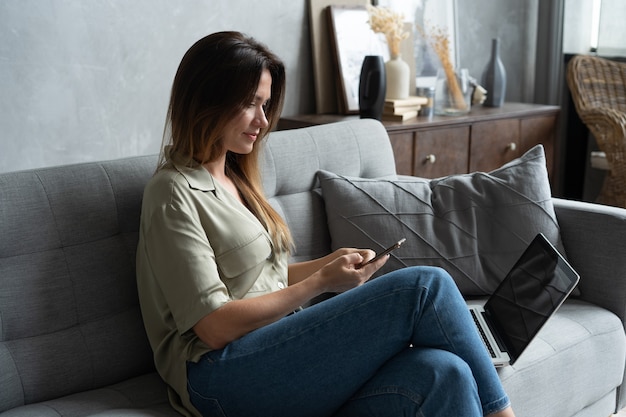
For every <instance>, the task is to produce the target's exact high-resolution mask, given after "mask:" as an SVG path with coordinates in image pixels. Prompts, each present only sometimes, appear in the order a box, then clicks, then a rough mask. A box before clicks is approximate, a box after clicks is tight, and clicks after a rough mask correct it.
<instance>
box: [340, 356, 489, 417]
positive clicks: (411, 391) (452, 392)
mask: <svg viewBox="0 0 626 417" xmlns="http://www.w3.org/2000/svg"><path fill="white" fill-rule="evenodd" d="M383 410H396V411H395V413H396V414H394V415H397V411H398V410H403V411H407V412H410V413H411V415H428V416H448V415H464V416H479V415H481V414H482V411H481V406H480V399H479V396H478V389H477V386H476V382H475V381H474V378H473V376H472V371H471V369H470V368H469V366H468V365H467V363H465V362H464V361H463V360H462V359H461V358H459V357H458V356H456V355H455V354H453V353H451V352H448V351H445V350H440V349H431V348H410V349H407V350H406V351H404V352H402V353H400V354H398V355H397V356H396V357H394V358H393V359H391V360H390V361H389V362H388V363H387V364H386V365H385V366H383V367H382V368H381V369H380V370H379V371H378V373H377V374H376V375H375V376H374V377H373V378H371V380H370V381H369V382H368V383H367V384H366V385H365V386H363V387H362V389H361V390H360V391H359V392H358V393H357V395H355V396H354V397H353V398H352V399H351V401H349V402H348V403H347V404H346V405H345V406H344V408H343V409H342V412H341V413H338V414H337V415H338V416H341V417H344V416H386V415H391V414H386V413H385V412H384V411H383Z"/></svg>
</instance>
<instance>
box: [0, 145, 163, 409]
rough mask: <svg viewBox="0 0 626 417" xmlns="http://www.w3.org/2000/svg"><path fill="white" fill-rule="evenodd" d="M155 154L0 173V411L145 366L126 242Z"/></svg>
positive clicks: (148, 364)
mask: <svg viewBox="0 0 626 417" xmlns="http://www.w3.org/2000/svg"><path fill="white" fill-rule="evenodd" d="M155 164H156V157H154V156H152V157H137V158H129V159H124V160H118V161H110V162H102V163H86V164H79V165H71V166H64V167H55V168H46V169H37V170H32V171H23V172H16V173H7V174H1V175H0V236H1V237H0V411H2V410H6V409H10V408H13V407H16V406H19V405H23V404H30V403H34V402H39V401H43V400H46V399H50V398H57V397H60V396H63V395H67V394H71V393H74V392H80V391H85V390H89V389H93V388H97V387H101V386H105V385H108V384H111V383H115V382H118V381H121V380H124V379H126V378H129V377H132V376H136V375H139V374H142V373H146V372H148V371H149V370H151V369H153V364H152V354H151V351H150V348H149V345H148V342H147V338H146V336H145V331H144V329H143V323H142V320H141V314H140V311H139V307H138V301H137V290H136V282H135V250H136V245H137V236H138V225H139V212H140V211H139V210H140V205H141V196H142V193H143V187H144V185H145V183H146V181H147V180H148V179H149V178H150V176H151V175H152V173H153V172H154V168H155Z"/></svg>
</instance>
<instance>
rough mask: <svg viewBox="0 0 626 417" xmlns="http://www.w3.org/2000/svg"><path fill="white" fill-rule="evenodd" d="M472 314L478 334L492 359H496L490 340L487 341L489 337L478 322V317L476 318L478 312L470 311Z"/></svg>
mask: <svg viewBox="0 0 626 417" xmlns="http://www.w3.org/2000/svg"><path fill="white" fill-rule="evenodd" d="M470 313H472V318H473V319H474V323H476V328H477V329H478V333H479V334H480V337H481V338H482V339H483V343H484V344H485V347H486V348H487V350H488V351H489V354H490V355H491V357H492V358H495V357H496V353H495V352H494V351H493V348H492V347H491V344H490V343H489V340H488V339H487V335H485V331H484V330H483V327H482V326H481V325H480V323H479V321H478V317H476V312H475V311H474V310H470Z"/></svg>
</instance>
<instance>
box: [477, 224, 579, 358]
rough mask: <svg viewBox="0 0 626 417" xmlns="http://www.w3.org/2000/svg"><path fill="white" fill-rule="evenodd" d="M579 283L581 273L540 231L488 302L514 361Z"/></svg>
mask: <svg viewBox="0 0 626 417" xmlns="http://www.w3.org/2000/svg"><path fill="white" fill-rule="evenodd" d="M577 282H578V274H577V273H576V272H575V271H574V270H573V269H572V267H571V266H570V265H569V264H568V263H567V262H566V261H565V259H563V257H562V256H561V255H560V254H559V253H558V251H557V250H556V249H555V248H554V247H553V246H552V244H550V242H549V241H548V240H547V239H546V238H545V237H544V236H543V235H542V234H539V235H537V237H536V238H535V239H534V240H533V241H532V242H531V244H530V245H529V246H528V248H527V249H526V251H525V252H524V253H523V254H522V256H521V257H520V259H519V260H518V261H517V263H516V264H515V266H514V267H513V268H512V269H511V271H510V272H509V274H508V275H507V277H506V278H505V279H504V280H503V281H502V282H501V283H500V285H499V286H498V288H497V289H496V290H495V292H494V293H493V295H492V296H491V297H490V298H489V300H488V301H487V303H486V304H485V312H486V313H487V315H488V316H489V320H490V321H491V322H492V323H493V324H494V325H495V326H496V329H497V332H498V334H499V335H500V337H502V339H503V342H504V344H505V345H506V347H507V351H508V353H509V356H510V357H511V362H514V361H515V360H516V359H517V358H518V357H519V355H520V354H521V353H522V351H523V350H524V349H525V348H526V346H528V344H529V343H530V341H531V340H532V339H533V338H534V337H535V335H536V334H537V333H538V332H539V330H540V329H541V327H542V326H543V325H544V324H545V323H546V321H547V320H548V319H549V318H550V316H551V315H552V314H553V313H554V312H555V311H556V310H557V309H558V308H559V306H560V305H561V304H562V303H563V301H565V299H566V298H567V296H568V295H569V294H570V292H571V291H572V290H573V289H574V287H575V286H576V284H577Z"/></svg>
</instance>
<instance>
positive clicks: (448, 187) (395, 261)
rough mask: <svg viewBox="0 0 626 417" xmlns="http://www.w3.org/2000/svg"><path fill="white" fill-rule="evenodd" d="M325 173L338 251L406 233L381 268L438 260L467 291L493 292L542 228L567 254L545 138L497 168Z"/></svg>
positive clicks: (384, 241)
mask: <svg viewBox="0 0 626 417" xmlns="http://www.w3.org/2000/svg"><path fill="white" fill-rule="evenodd" d="M318 176H319V179H320V183H321V188H322V195H323V197H324V203H325V207H326V215H327V218H328V227H329V229H330V235H331V244H332V248H333V250H334V249H337V248H340V247H361V248H372V249H374V250H375V251H380V250H382V249H383V248H384V247H386V246H389V245H390V244H391V243H393V242H396V241H397V240H399V239H400V238H403V237H405V238H407V241H406V243H405V244H404V245H403V246H402V247H401V248H400V249H399V250H397V251H395V252H393V254H392V256H391V259H390V260H389V261H388V262H387V264H385V266H384V267H383V268H381V270H380V271H379V272H378V273H377V275H380V274H382V273H385V272H389V271H391V270H394V269H398V268H400V267H404V266H410V265H435V266H440V267H443V268H444V269H446V270H447V271H448V272H449V273H450V274H451V275H452V277H453V278H454V279H455V281H456V282H457V285H458V286H459V288H460V289H461V291H462V292H463V293H464V294H465V295H486V294H490V293H491V292H493V290H494V289H495V287H496V286H497V285H498V284H499V282H500V281H501V280H502V278H504V276H505V275H506V273H507V272H508V271H509V270H510V269H511V267H512V266H513V264H514V263H515V261H516V260H517V259H518V257H519V256H520V255H521V253H522V252H523V251H524V249H525V248H526V247H527V245H528V244H529V243H530V241H531V240H532V239H533V238H534V237H535V235H536V234H537V233H539V232H542V233H543V234H545V235H546V237H547V238H548V240H550V242H552V243H553V244H554V245H555V246H556V247H557V248H558V249H559V250H560V251H561V252H562V253H564V250H563V246H562V244H561V239H560V234H559V226H558V223H557V220H556V216H555V214H554V208H553V205H552V199H551V192H550V184H549V181H548V174H547V170H546V161H545V155H544V151H543V147H542V146H541V145H537V146H536V147H534V148H532V149H531V150H529V151H528V152H527V153H526V154H524V155H523V156H522V157H521V158H518V159H516V160H513V161H511V162H509V163H508V164H506V165H504V166H503V167H501V168H499V169H497V170H495V171H492V172H490V173H483V172H475V173H471V174H466V175H452V176H449V177H445V178H439V179H434V180H429V179H424V178H416V177H401V178H399V179H396V180H389V179H364V178H355V177H348V176H341V175H337V174H334V173H331V172H328V171H320V172H318Z"/></svg>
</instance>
